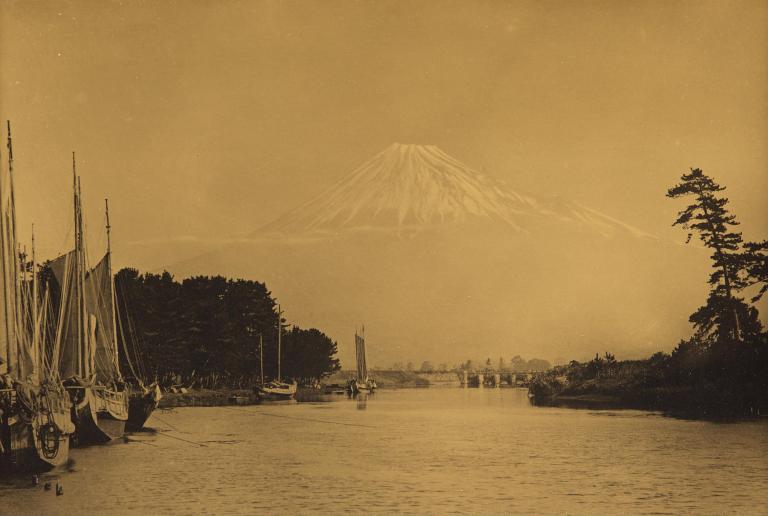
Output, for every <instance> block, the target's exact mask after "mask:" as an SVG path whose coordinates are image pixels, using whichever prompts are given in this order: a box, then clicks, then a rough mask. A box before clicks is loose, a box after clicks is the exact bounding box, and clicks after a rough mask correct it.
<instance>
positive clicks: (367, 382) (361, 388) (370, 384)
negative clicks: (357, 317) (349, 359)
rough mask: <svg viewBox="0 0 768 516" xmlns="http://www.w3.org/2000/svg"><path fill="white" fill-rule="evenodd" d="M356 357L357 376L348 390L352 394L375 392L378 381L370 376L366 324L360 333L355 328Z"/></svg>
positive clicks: (350, 383) (351, 381)
mask: <svg viewBox="0 0 768 516" xmlns="http://www.w3.org/2000/svg"><path fill="white" fill-rule="evenodd" d="M355 358H356V360H357V377H355V378H353V379H352V380H350V382H349V385H348V387H347V390H348V392H349V393H350V394H359V393H363V392H373V391H374V390H376V388H377V386H376V381H375V380H374V379H373V378H371V377H369V376H368V363H367V361H366V357H365V326H363V327H362V329H361V330H360V333H358V332H357V330H355Z"/></svg>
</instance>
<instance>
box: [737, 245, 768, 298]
mask: <svg viewBox="0 0 768 516" xmlns="http://www.w3.org/2000/svg"><path fill="white" fill-rule="evenodd" d="M742 258H743V263H744V269H745V271H746V273H747V281H748V282H749V285H750V286H752V285H760V290H759V291H758V293H757V294H756V295H755V296H754V297H753V298H752V302H753V303H755V302H757V301H758V300H759V299H760V298H761V297H763V294H765V292H766V291H768V240H763V241H762V242H747V243H746V244H744V254H743V256H742Z"/></svg>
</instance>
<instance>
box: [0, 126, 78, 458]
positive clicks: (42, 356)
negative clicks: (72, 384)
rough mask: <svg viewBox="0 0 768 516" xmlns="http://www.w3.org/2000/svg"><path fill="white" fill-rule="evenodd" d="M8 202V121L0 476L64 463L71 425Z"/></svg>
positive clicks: (0, 248) (0, 188) (2, 224)
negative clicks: (4, 472)
mask: <svg viewBox="0 0 768 516" xmlns="http://www.w3.org/2000/svg"><path fill="white" fill-rule="evenodd" d="M14 197H15V196H14V192H13V148H12V143H11V127H10V122H9V123H8V168H7V171H6V170H4V171H3V173H2V177H0V216H1V218H2V220H1V221H0V261H1V262H2V266H1V267H0V305H1V306H0V471H7V470H44V469H50V468H52V467H55V466H60V465H62V464H64V463H65V462H66V461H67V459H68V457H69V438H70V435H71V434H72V432H73V431H74V425H73V424H72V422H71V420H70V407H71V403H70V401H69V397H68V396H67V393H66V391H65V390H64V386H63V385H62V383H61V381H60V380H59V377H58V374H57V372H56V370H55V368H51V367H50V366H51V362H52V361H51V360H49V358H50V357H49V356H48V354H47V352H46V345H45V344H46V342H47V339H46V336H47V332H46V331H45V329H47V327H48V314H49V312H48V310H47V308H48V306H49V303H48V301H49V298H48V291H47V289H46V295H45V297H44V298H43V302H42V303H41V302H40V298H39V294H38V276H37V262H36V260H35V251H34V235H33V237H32V238H33V241H32V242H33V243H32V261H31V263H27V262H26V257H25V256H20V254H19V248H18V244H17V240H16V214H15V198H14ZM30 271H31V275H30V274H29V272H30ZM41 306H42V308H43V310H42V311H40V310H39V309H40V308H41ZM54 356H55V355H54Z"/></svg>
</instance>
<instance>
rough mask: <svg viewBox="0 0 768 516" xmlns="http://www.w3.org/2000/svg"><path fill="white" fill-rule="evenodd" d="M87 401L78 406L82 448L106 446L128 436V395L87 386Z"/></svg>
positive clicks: (84, 399)
mask: <svg viewBox="0 0 768 516" xmlns="http://www.w3.org/2000/svg"><path fill="white" fill-rule="evenodd" d="M81 389H82V390H83V394H84V395H83V399H82V400H81V401H80V402H79V403H78V404H77V405H76V406H75V427H76V431H75V435H76V441H77V445H78V446H85V445H89V444H103V443H107V442H109V441H111V440H113V439H117V438H119V437H122V436H123V435H124V434H125V424H126V422H127V420H128V397H129V396H128V393H127V392H125V391H107V390H105V389H101V390H98V391H97V390H96V389H93V388H91V387H83V388H81Z"/></svg>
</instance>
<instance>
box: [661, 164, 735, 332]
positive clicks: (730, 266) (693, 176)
mask: <svg viewBox="0 0 768 516" xmlns="http://www.w3.org/2000/svg"><path fill="white" fill-rule="evenodd" d="M681 180H682V181H681V182H680V183H679V184H677V185H675V186H674V187H672V188H670V189H669V190H668V191H667V197H670V198H673V199H674V198H678V197H687V196H693V197H694V202H693V203H692V204H690V205H689V206H688V207H687V208H685V209H684V210H682V211H680V212H679V213H678V215H677V219H676V220H675V222H674V223H673V224H672V225H673V226H678V225H679V226H681V227H683V228H684V229H687V230H691V231H694V232H696V233H698V235H699V238H700V239H701V241H702V242H703V243H704V245H705V246H706V247H708V248H710V249H712V250H713V254H712V256H711V259H712V267H713V268H714V271H713V272H712V274H711V275H710V277H709V284H710V285H711V287H712V291H711V294H710V296H709V299H708V301H707V305H705V306H704V307H702V308H700V309H699V310H698V311H697V312H696V313H695V314H693V315H692V316H691V319H690V320H691V322H692V323H693V324H694V326H695V327H696V328H697V330H699V332H700V333H702V334H711V333H713V332H714V333H715V335H716V336H718V337H720V338H723V337H726V336H728V335H732V336H733V338H734V339H736V340H739V339H740V333H741V330H740V321H739V316H738V311H737V307H738V306H739V305H741V304H743V302H742V300H740V299H737V298H735V297H734V292H735V291H738V290H741V289H742V288H744V287H745V286H746V282H745V280H744V278H743V276H742V274H741V262H742V258H741V254H740V252H739V251H740V246H741V243H742V238H741V233H738V232H735V231H733V230H732V229H731V228H732V227H734V226H737V225H738V224H739V223H738V222H737V221H736V216H735V215H732V214H730V213H729V212H728V210H727V209H726V206H727V204H728V199H727V198H726V197H721V196H718V195H717V194H718V193H719V192H722V191H723V190H725V187H722V186H720V185H718V184H717V183H716V182H715V181H714V180H713V179H712V178H711V177H709V176H707V175H706V174H704V173H703V172H702V171H701V170H700V169H698V168H697V169H693V170H691V172H690V173H688V174H683V176H682V177H681ZM692 236H693V234H692V233H689V234H688V239H687V240H686V243H687V242H689V241H690V240H691V237H692ZM724 314H725V315H724Z"/></svg>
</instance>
